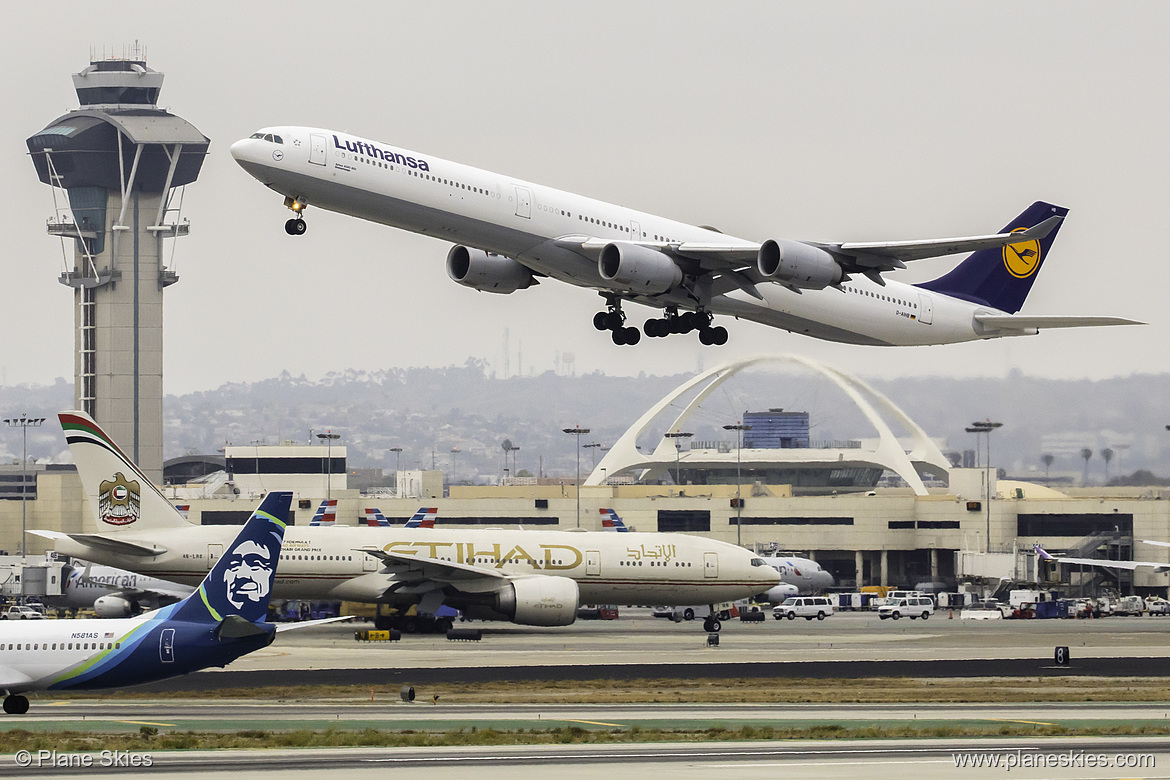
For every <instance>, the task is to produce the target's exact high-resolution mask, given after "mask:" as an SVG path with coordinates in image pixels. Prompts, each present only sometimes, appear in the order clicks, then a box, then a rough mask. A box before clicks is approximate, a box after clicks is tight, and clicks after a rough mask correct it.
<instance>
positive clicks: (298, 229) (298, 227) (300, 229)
mask: <svg viewBox="0 0 1170 780" xmlns="http://www.w3.org/2000/svg"><path fill="white" fill-rule="evenodd" d="M308 229H309V225H308V224H307V223H306V222H305V220H303V219H301V218H300V217H297V218H296V219H294V220H293V235H294V236H303V235H304V234H305V231H306V230H308Z"/></svg>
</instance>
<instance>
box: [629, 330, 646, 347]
mask: <svg viewBox="0 0 1170 780" xmlns="http://www.w3.org/2000/svg"><path fill="white" fill-rule="evenodd" d="M625 331H626V339H625V341H626V344H628V345H630V346H631V347H632V346H634V345H635V344H637V343H638V342H639V341H641V340H642V331H640V330H638V329H637V328H633V327H630V328H626V329H625Z"/></svg>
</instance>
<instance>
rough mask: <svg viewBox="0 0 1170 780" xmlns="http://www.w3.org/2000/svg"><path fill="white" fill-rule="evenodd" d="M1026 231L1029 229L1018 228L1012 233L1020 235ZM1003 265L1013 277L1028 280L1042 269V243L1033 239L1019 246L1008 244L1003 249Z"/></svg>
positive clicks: (1022, 242)
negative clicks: (1037, 270)
mask: <svg viewBox="0 0 1170 780" xmlns="http://www.w3.org/2000/svg"><path fill="white" fill-rule="evenodd" d="M1024 230H1027V228H1022V227H1021V228H1016V229H1015V230H1013V231H1012V232H1013V233H1019V232H1021V231H1024ZM1003 264H1004V267H1005V268H1007V270H1008V273H1009V274H1011V275H1012V276H1014V277H1016V278H1017V279H1027V278H1028V277H1029V276H1031V275H1032V274H1034V273H1036V269H1037V268H1039V267H1040V242H1039V241H1037V240H1035V239H1032V240H1031V241H1021V242H1020V243H1018V244H1007V245H1006V246H1004V248H1003Z"/></svg>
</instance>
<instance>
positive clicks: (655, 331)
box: [642, 309, 727, 346]
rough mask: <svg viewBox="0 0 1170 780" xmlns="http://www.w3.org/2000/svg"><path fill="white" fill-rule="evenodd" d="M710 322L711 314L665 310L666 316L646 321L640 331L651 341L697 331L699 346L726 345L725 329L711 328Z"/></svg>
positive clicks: (706, 312) (718, 326) (720, 327)
mask: <svg viewBox="0 0 1170 780" xmlns="http://www.w3.org/2000/svg"><path fill="white" fill-rule="evenodd" d="M711 320H712V317H711V312H708V311H688V312H683V313H682V314H679V313H678V310H677V309H667V310H666V316H665V317H663V318H662V319H654V320H646V324H645V325H643V326H642V330H643V331H645V333H646V335H647V336H649V337H650V338H652V339H656V338H663V337H665V336H669V335H670V334H672V333H690V332H691V331H692V330H697V331H699V343H700V344H705V345H708V346H712V345H714V346H720V345H722V344H726V343H727V328H724V327H723V326H721V325H716V326H715V327H712V326H711Z"/></svg>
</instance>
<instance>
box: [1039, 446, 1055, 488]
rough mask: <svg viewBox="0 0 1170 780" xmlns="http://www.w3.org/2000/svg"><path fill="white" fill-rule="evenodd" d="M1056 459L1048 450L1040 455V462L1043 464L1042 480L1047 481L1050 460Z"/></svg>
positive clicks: (1050, 465)
mask: <svg viewBox="0 0 1170 780" xmlns="http://www.w3.org/2000/svg"><path fill="white" fill-rule="evenodd" d="M1054 460H1056V456H1055V455H1053V454H1052V453H1050V452H1046V453H1044V454H1043V455H1041V456H1040V462H1042V463H1043V464H1044V481H1045V482H1047V481H1048V469H1049V468H1051V467H1052V461H1054Z"/></svg>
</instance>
